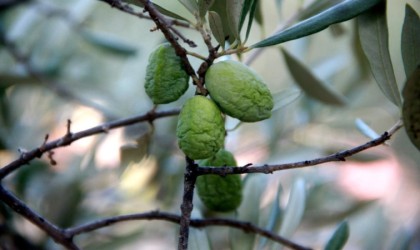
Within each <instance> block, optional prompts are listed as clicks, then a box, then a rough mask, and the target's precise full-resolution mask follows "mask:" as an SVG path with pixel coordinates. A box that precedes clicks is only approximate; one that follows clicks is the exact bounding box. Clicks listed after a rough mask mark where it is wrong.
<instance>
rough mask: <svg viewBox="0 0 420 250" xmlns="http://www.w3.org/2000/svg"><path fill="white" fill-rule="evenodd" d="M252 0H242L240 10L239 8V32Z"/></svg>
mask: <svg viewBox="0 0 420 250" xmlns="http://www.w3.org/2000/svg"><path fill="white" fill-rule="evenodd" d="M252 2H253V0H244V1H243V5H242V10H241V17H240V20H239V32H241V30H242V26H243V25H244V22H245V18H246V15H247V14H248V12H249V10H250V8H251V4H252Z"/></svg>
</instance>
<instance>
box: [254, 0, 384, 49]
mask: <svg viewBox="0 0 420 250" xmlns="http://www.w3.org/2000/svg"><path fill="white" fill-rule="evenodd" d="M380 1H381V0H347V1H344V2H342V3H339V4H337V5H335V6H334V7H331V8H329V9H327V10H325V11H324V12H321V13H320V14H318V15H316V16H313V17H311V18H308V19H306V20H304V21H302V22H300V23H297V24H296V25H294V26H292V27H290V28H288V29H286V30H284V31H281V32H279V33H277V34H274V35H273V36H270V37H268V38H266V39H264V40H262V41H260V42H258V43H256V44H254V45H252V46H251V47H253V48H260V47H267V46H272V45H276V44H280V43H284V42H286V41H290V40H294V39H298V38H301V37H304V36H308V35H311V34H313V33H316V32H318V31H321V30H323V29H325V28H327V27H328V26H330V25H331V24H334V23H339V22H344V21H347V20H349V19H352V18H354V17H356V16H358V15H360V14H361V13H363V12H365V11H366V10H368V9H370V8H371V7H373V6H374V5H376V4H377V3H379V2H380Z"/></svg>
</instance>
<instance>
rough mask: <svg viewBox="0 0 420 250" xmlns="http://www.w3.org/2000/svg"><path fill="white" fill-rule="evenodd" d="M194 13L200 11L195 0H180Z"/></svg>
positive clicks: (179, 0)
mask: <svg viewBox="0 0 420 250" xmlns="http://www.w3.org/2000/svg"><path fill="white" fill-rule="evenodd" d="M178 2H180V3H181V4H182V5H184V7H185V8H186V9H187V10H188V11H189V12H190V13H191V14H193V15H195V14H197V13H198V4H197V2H196V1H195V0H178Z"/></svg>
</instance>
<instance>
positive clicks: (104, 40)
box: [80, 30, 137, 56]
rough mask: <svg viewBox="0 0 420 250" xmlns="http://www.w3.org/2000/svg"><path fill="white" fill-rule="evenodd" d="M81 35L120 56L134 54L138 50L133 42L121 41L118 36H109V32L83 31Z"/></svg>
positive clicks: (87, 40)
mask: <svg viewBox="0 0 420 250" xmlns="http://www.w3.org/2000/svg"><path fill="white" fill-rule="evenodd" d="M80 35H81V37H82V38H84V40H85V41H86V42H88V43H90V44H91V45H93V46H95V47H96V48H99V49H101V50H103V51H106V52H110V53H114V54H116V55H120V56H132V55H135V54H136V52H137V48H136V47H134V46H133V45H131V44H128V43H126V42H124V41H121V40H120V39H119V38H118V37H113V36H109V35H107V34H102V33H97V32H90V31H87V30H85V31H82V32H80Z"/></svg>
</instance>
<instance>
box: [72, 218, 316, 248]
mask: <svg viewBox="0 0 420 250" xmlns="http://www.w3.org/2000/svg"><path fill="white" fill-rule="evenodd" d="M133 220H163V221H169V222H172V223H180V220H181V216H179V215H176V214H172V213H167V212H160V211H151V212H146V213H136V214H127V215H121V216H115V217H110V218H104V219H100V220H97V221H94V222H90V223H87V224H84V225H81V226H76V227H73V228H68V229H66V230H65V233H66V236H67V237H69V238H71V237H75V236H77V235H80V234H84V233H88V232H92V231H95V230H98V229H100V228H103V227H108V226H111V225H114V224H117V223H121V222H125V221H133ZM190 225H191V226H192V227H196V228H205V227H208V226H228V227H233V228H236V229H239V230H243V231H244V232H246V233H255V234H259V235H262V236H264V237H266V238H268V239H270V240H272V241H275V242H278V243H280V244H283V245H284V246H287V247H290V248H292V249H297V250H298V249H299V250H308V249H310V248H307V247H304V246H301V245H299V244H297V243H295V242H292V241H290V240H288V239H286V238H283V237H281V236H279V235H277V234H275V233H273V232H271V231H268V230H266V229H263V228H260V227H258V226H255V225H253V224H252V223H249V222H243V221H238V220H234V219H221V218H209V219H191V220H190Z"/></svg>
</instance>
